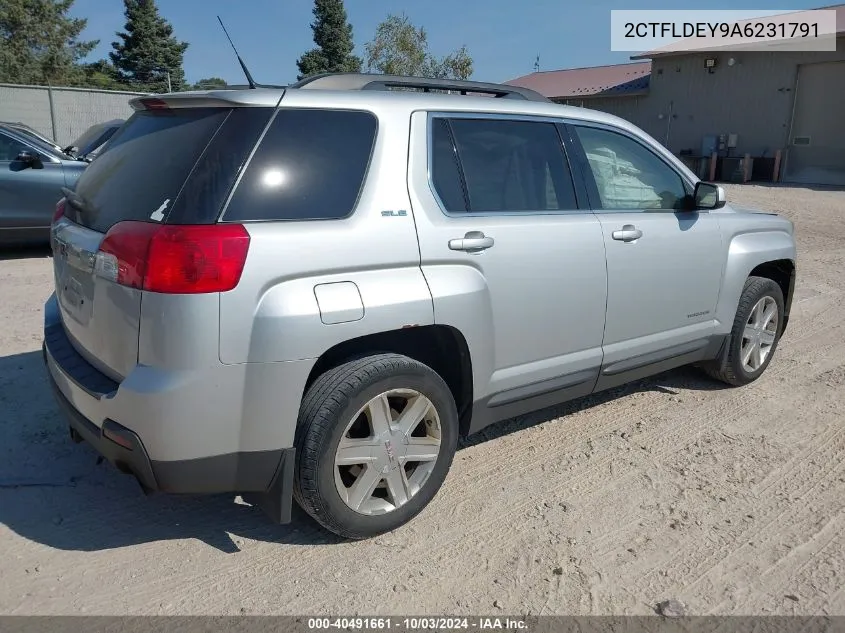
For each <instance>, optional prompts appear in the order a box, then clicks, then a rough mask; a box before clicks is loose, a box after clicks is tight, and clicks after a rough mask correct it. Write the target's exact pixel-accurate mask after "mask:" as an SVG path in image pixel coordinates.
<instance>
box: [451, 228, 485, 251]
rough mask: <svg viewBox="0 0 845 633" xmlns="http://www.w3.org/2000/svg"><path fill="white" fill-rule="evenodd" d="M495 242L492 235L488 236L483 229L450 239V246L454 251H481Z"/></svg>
mask: <svg viewBox="0 0 845 633" xmlns="http://www.w3.org/2000/svg"><path fill="white" fill-rule="evenodd" d="M494 243H495V241H494V240H493V238H492V237H487V236H486V235H484V233H482V232H481V231H469V232H468V233H467V234H466V235H464V236H463V238H460V239H454V240H449V248H450V249H451V250H453V251H466V252H468V253H480V252H481V251H483V250H485V249H488V248H490V247H491V246H493V244H494Z"/></svg>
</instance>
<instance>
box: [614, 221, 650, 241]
mask: <svg viewBox="0 0 845 633" xmlns="http://www.w3.org/2000/svg"><path fill="white" fill-rule="evenodd" d="M642 236H643V232H642V231H640V230H639V229H638V228H637V227H635V226H634V225H633V224H626V225H625V226H623V227H622V230H621V231H614V232H613V239H614V240H616V241H618V242H635V241H636V240H638V239H640V238H641V237H642Z"/></svg>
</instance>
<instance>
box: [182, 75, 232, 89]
mask: <svg viewBox="0 0 845 633" xmlns="http://www.w3.org/2000/svg"><path fill="white" fill-rule="evenodd" d="M228 85H229V84H228V83H226V80H225V79H220V77H208V78H207V79H200V80H199V81H198V82H197V83H195V84H194V85H193V86H191V88H192V89H193V90H214V89H215V88H225V87H226V86H228Z"/></svg>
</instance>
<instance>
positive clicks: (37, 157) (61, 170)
mask: <svg viewBox="0 0 845 633" xmlns="http://www.w3.org/2000/svg"><path fill="white" fill-rule="evenodd" d="M87 165H88V163H87V162H83V161H80V160H77V159H75V158H73V157H72V156H69V155H67V154H64V153H63V152H62V151H61V150H59V149H57V148H56V147H55V146H54V145H51V144H49V143H47V142H43V141H41V140H40V139H38V138H36V137H35V136H33V135H31V134H28V133H27V132H25V131H23V130H22V129H21V128H18V127H13V126H10V125H7V124H0V245H2V246H9V245H11V244H24V243H42V242H43V243H48V242H49V240H50V222H51V221H52V219H53V213H54V211H55V208H56V202H57V201H58V200H59V199H60V198H61V197H62V188H63V187H72V186H73V185H74V184H75V183H76V180H77V178H79V175H80V174H81V173H82V172H83V171H84V169H85V167H86V166H87Z"/></svg>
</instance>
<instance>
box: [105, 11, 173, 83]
mask: <svg viewBox="0 0 845 633" xmlns="http://www.w3.org/2000/svg"><path fill="white" fill-rule="evenodd" d="M123 4H124V7H125V14H126V25H125V26H124V27H123V28H124V31H123V32H120V33H118V34H117V36H118V37H119V38H120V40H121V41H119V42H112V48H113V49H114V51H112V52H111V53H109V57H110V58H111V61H112V63H113V64H114V65H115V67H116V68H117V71H118V75H119V77H120V80H121V82H123V83H126V84H128V85H130V86H132V87H133V88H135V89H142V90H148V91H150V92H166V91H167V89H168V75H169V78H170V85H171V86H172V90H174V91H176V90H182V89H184V88H185V71H184V70H183V69H182V61H183V58H184V55H185V50H186V49H187V48H188V43H187V42H180V41H179V40H177V39H176V38H175V37H174V36H173V27H172V26H171V25H170V23H169V22H168V21H167V20H165V19H164V18H163V17H161V15H159V12H158V7H157V6H156V3H155V0H123Z"/></svg>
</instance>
